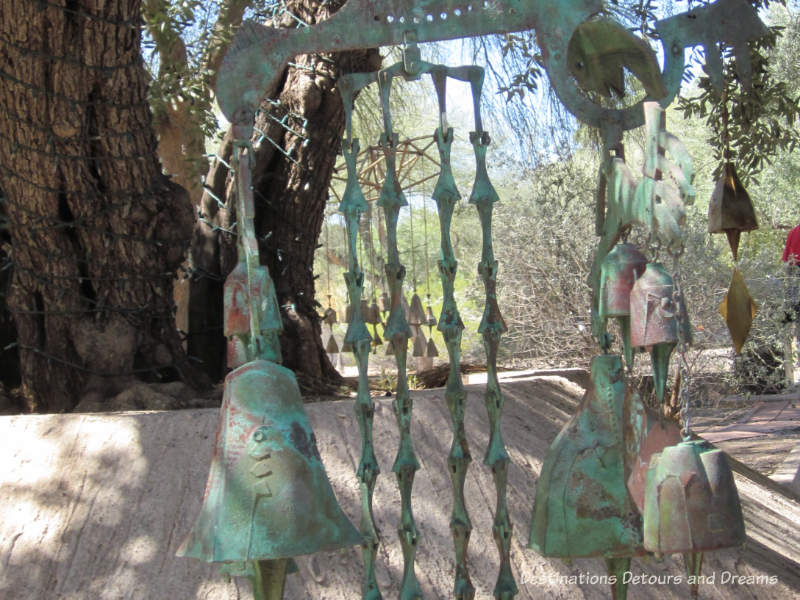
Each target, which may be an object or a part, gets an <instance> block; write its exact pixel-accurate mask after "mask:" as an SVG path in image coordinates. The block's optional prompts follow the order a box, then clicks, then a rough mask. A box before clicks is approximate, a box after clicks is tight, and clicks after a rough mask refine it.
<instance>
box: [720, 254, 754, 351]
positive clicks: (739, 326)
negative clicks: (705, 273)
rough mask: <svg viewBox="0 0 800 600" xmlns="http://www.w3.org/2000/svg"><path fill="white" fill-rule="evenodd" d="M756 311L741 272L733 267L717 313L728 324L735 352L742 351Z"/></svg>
mask: <svg viewBox="0 0 800 600" xmlns="http://www.w3.org/2000/svg"><path fill="white" fill-rule="evenodd" d="M757 312H758V306H757V305H756V303H755V300H753V297H752V296H751V295H750V290H748V289H747V284H745V282H744V277H742V272H741V271H740V270H739V269H734V270H733V276H732V277H731V284H730V286H729V287H728V293H727V294H725V298H723V300H722V303H721V304H720V305H719V313H720V314H721V315H722V318H723V319H724V320H725V325H727V326H728V331H729V332H730V334H731V341H732V342H733V350H734V351H735V352H736V354H740V353H741V352H742V346H744V343H745V342H746V341H747V336H748V335H749V334H750V327H752V325H753V319H754V318H755V316H756V313H757Z"/></svg>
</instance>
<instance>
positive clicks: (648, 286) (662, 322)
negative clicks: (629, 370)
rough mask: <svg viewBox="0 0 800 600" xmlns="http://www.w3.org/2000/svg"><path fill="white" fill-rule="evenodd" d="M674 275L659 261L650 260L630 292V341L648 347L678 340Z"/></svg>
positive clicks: (638, 345) (635, 344) (673, 342)
mask: <svg viewBox="0 0 800 600" xmlns="http://www.w3.org/2000/svg"><path fill="white" fill-rule="evenodd" d="M672 292H673V284H672V277H670V275H669V273H667V271H666V269H664V266H663V265H661V264H660V263H650V264H648V265H647V268H646V269H645V271H644V274H643V275H642V276H641V277H639V278H638V279H637V280H636V282H635V283H634V284H633V288H632V289H631V293H630V299H631V300H630V311H631V344H632V345H633V346H637V347H644V348H649V347H651V346H654V345H655V344H675V343H677V342H678V320H677V318H676V316H677V307H676V306H675V302H674V301H673V299H672Z"/></svg>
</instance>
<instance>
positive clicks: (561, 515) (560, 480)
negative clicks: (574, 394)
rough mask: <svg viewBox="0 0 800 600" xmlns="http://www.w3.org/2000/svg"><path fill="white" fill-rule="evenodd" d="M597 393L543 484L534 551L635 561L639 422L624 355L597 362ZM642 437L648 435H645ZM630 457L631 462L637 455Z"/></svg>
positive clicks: (550, 462)
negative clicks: (633, 443)
mask: <svg viewBox="0 0 800 600" xmlns="http://www.w3.org/2000/svg"><path fill="white" fill-rule="evenodd" d="M592 384H593V385H592V387H591V388H590V389H589V391H588V392H587V393H586V395H585V396H584V398H583V402H582V404H581V406H580V408H579V409H578V412H577V413H576V414H575V415H574V416H573V417H572V419H570V421H569V422H568V423H567V424H566V425H565V426H564V428H563V429H562V430H561V432H560V433H559V434H558V436H557V437H556V439H555V441H553V444H552V445H551V446H550V450H549V451H548V453H547V457H546V458H545V461H544V465H543V466H542V471H541V475H540V476H539V480H538V482H537V484H536V499H535V502H534V507H533V519H532V522H531V530H530V540H529V545H530V547H531V548H533V549H535V550H536V551H538V552H539V553H540V554H542V555H544V556H553V557H560V558H580V557H592V556H599V557H605V558H609V559H611V558H619V557H629V556H633V555H637V554H641V553H642V547H641V543H642V538H641V528H640V523H639V516H638V512H637V511H636V508H635V506H634V505H633V502H632V500H631V498H630V495H629V494H628V490H627V487H626V485H625V482H626V479H627V473H626V466H625V465H626V464H630V463H631V462H632V460H633V458H634V455H635V448H629V447H628V446H629V445H628V444H626V440H625V434H624V431H625V430H628V431H630V430H637V431H638V429H640V428H641V427H643V422H642V421H641V419H639V420H638V421H633V422H631V423H627V421H626V420H630V419H631V414H632V410H631V407H630V402H631V399H632V396H631V395H630V394H629V393H628V392H627V390H626V388H625V382H624V373H623V370H622V360H621V357H620V356H618V355H615V354H605V355H601V356H597V357H595V358H594V360H593V361H592ZM634 437H636V438H639V437H641V436H640V434H638V433H637V435H635V436H634ZM629 455H630V456H629Z"/></svg>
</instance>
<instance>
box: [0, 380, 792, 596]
mask: <svg viewBox="0 0 800 600" xmlns="http://www.w3.org/2000/svg"><path fill="white" fill-rule="evenodd" d="M504 388H505V389H506V390H507V393H506V408H505V414H504V421H503V428H504V438H505V440H506V445H507V447H508V451H509V454H510V456H511V460H512V465H511V467H510V470H509V487H508V506H509V511H510V514H511V519H512V522H513V523H514V525H515V526H516V527H515V531H514V538H513V541H512V564H513V570H514V574H515V577H516V579H517V584H518V586H519V588H520V594H519V596H518V597H519V598H541V597H549V596H553V595H560V596H561V597H564V598H609V597H610V593H609V590H608V588H607V587H606V586H604V585H597V584H596V583H594V584H593V583H592V582H591V581H585V582H583V583H582V582H580V581H578V579H577V578H578V577H579V576H580V575H581V574H584V575H596V576H599V575H603V574H604V573H605V567H604V565H603V562H602V561H601V560H588V559H586V560H576V561H574V562H573V563H572V564H571V565H570V566H567V565H565V564H564V563H562V562H561V561H559V560H554V559H547V558H544V557H541V556H539V555H538V554H537V553H536V552H533V551H531V550H528V549H526V548H525V547H524V545H525V543H526V542H527V536H528V525H529V520H530V514H531V508H532V505H533V498H534V493H535V485H536V479H537V476H538V473H539V471H540V469H541V465H542V460H543V459H544V456H545V454H546V452H547V449H548V447H549V444H550V442H551V441H552V440H553V438H554V437H555V435H556V433H557V432H558V430H559V429H560V428H561V426H562V424H563V423H564V422H565V421H566V419H567V418H569V416H570V415H571V413H572V412H574V410H575V408H576V406H577V401H578V394H577V393H575V392H574V391H565V389H564V387H563V386H557V385H555V384H552V383H550V382H547V381H530V380H529V381H522V382H514V383H513V384H508V385H506V386H504ZM468 389H469V390H470V394H469V396H468V401H467V417H466V426H467V431H468V438H469V442H470V447H471V450H472V453H473V463H472V466H471V467H470V469H469V473H468V476H467V482H466V497H467V504H468V509H469V512H470V517H471V519H472V521H473V526H474V529H473V533H472V539H471V542H470V545H469V564H470V573H471V576H472V578H473V583H474V584H475V587H476V590H477V594H476V597H477V598H490V597H491V594H492V590H493V587H494V583H495V579H496V577H497V569H498V556H497V550H496V548H495V545H494V542H493V541H492V533H491V528H492V511H493V509H494V505H495V489H494V484H493V481H492V477H491V473H490V471H489V470H488V469H487V468H486V467H485V466H484V465H483V464H481V457H482V454H483V451H484V449H485V448H486V444H487V442H488V431H489V427H488V422H487V417H486V410H485V407H484V406H483V398H482V393H481V392H482V388H481V386H470V387H469V388H468ZM443 396H444V394H443V392H442V391H441V390H431V391H426V392H422V393H413V397H414V398H415V409H414V415H413V425H412V436H413V438H414V444H415V448H416V451H417V456H418V458H419V461H420V464H421V467H422V468H421V469H420V471H419V472H418V473H417V477H416V479H415V483H414V496H413V508H414V516H415V519H416V522H417V525H418V528H419V531H420V543H419V550H418V553H417V568H416V573H417V577H418V579H419V581H420V586H421V588H422V590H423V593H424V595H425V597H426V598H446V597H450V596H451V592H452V585H453V582H452V577H453V575H452V562H453V558H452V557H453V548H452V538H451V535H450V531H449V520H450V508H451V504H452V491H451V490H452V487H451V483H450V479H449V476H448V474H447V468H446V455H447V452H448V451H449V448H450V442H451V437H452V428H451V425H450V417H449V413H448V410H447V406H446V403H445V402H444V397H443ZM306 408H307V410H308V413H309V417H310V419H311V421H312V424H313V427H314V430H315V433H316V436H317V439H318V443H319V448H320V451H321V454H322V456H323V460H324V462H325V466H326V469H327V472H328V475H329V478H330V479H331V482H332V483H333V487H334V490H335V492H336V495H337V497H338V499H339V502H340V503H341V505H342V507H343V509H344V510H345V512H346V513H347V515H348V516H349V517H350V519H351V520H352V521H353V522H354V523H358V520H359V518H360V512H359V511H360V501H359V486H358V482H357V481H356V478H355V471H356V467H357V464H358V459H359V453H360V448H361V444H360V438H359V432H358V426H357V423H356V420H355V418H354V415H353V403H352V401H342V402H325V403H319V404H314V405H308V406H307V407H306ZM216 425H217V411H216V410H215V409H206V410H192V411H174V412H158V413H118V414H105V415H87V414H84V415H80V414H69V415H34V416H14V417H4V418H2V419H0V439H2V440H3V443H4V447H5V448H7V449H8V452H7V455H6V456H5V460H4V461H3V463H2V464H1V465H0V597H2V598H15V600H40V599H43V598H47V599H50V598H58V599H62V600H66V599H76V600H77V599H81V600H83V599H87V598H92V599H93V600H94V599H97V600H111V599H114V600H117V599H122V598H124V599H142V600H153V599H155V600H160V599H162V598H169V599H170V600H189V599H197V598H214V599H215V600H233V599H237V600H240V599H244V598H250V597H251V591H250V589H249V584H248V583H246V582H245V581H241V580H240V581H238V582H237V581H236V580H234V581H232V582H226V581H225V579H224V578H223V577H222V576H221V575H220V574H219V570H218V567H217V565H209V564H206V563H202V562H200V561H196V560H191V559H184V558H177V557H175V556H174V553H175V550H176V548H177V547H178V545H179V544H180V542H181V541H182V539H183V537H184V536H185V535H186V534H187V532H188V531H189V529H190V528H191V526H192V524H193V522H194V519H195V517H196V515H197V514H198V512H199V509H200V503H201V496H202V493H203V489H204V486H205V482H206V476H207V471H208V465H209V462H210V459H211V453H212V447H213V442H214V436H215V433H216ZM398 437H399V436H398V433H397V427H396V425H395V419H394V415H393V411H392V408H391V399H386V400H384V399H380V400H376V412H375V431H374V439H375V447H376V451H377V455H378V461H379V464H380V466H381V470H382V472H381V475H380V476H379V478H378V484H377V488H376V493H375V501H374V508H375V516H376V520H377V523H378V527H379V528H380V531H381V533H382V536H383V543H382V545H381V547H380V549H379V553H378V572H377V574H378V581H379V583H380V585H381V589H382V591H383V593H384V595H385V596H387V597H392V596H394V595H395V594H396V593H397V590H398V589H399V586H400V581H401V580H402V552H401V550H400V544H399V541H398V538H397V533H396V530H397V526H398V523H399V512H400V509H399V496H398V491H397V484H396V480H395V477H394V475H393V474H392V472H391V465H392V462H393V461H394V457H395V452H396V450H397V442H398ZM298 563H299V567H300V573H299V574H297V575H292V576H290V579H289V581H288V584H287V591H286V595H285V597H286V598H287V600H290V599H307V598H320V599H322V598H324V599H327V600H353V599H354V598H358V597H360V589H361V577H362V566H361V552H360V548H351V549H347V550H344V551H341V552H334V553H326V554H318V555H315V556H313V557H301V558H300V559H299V560H298ZM721 571H728V572H732V573H738V574H740V575H741V574H750V573H754V574H764V573H766V574H768V575H769V574H774V575H776V576H777V577H778V579H779V580H780V583H779V584H778V585H777V586H772V587H763V586H755V587H753V586H731V585H727V586H717V587H718V588H719V590H721V591H720V592H719V593H722V594H723V595H725V596H726V597H731V598H735V597H742V596H743V594H745V593H746V594H748V595H749V596H753V595H757V596H758V597H760V598H769V597H774V598H788V597H791V592H787V587H788V588H790V589H792V590H795V591H797V590H800V567H798V565H797V564H794V563H790V562H787V561H786V560H785V559H784V558H783V557H781V556H779V555H777V554H775V553H774V552H772V551H770V550H769V549H767V548H766V547H765V546H763V545H761V544H757V543H755V542H753V541H751V542H749V543H748V545H747V547H746V548H745V549H744V550H732V551H726V552H720V553H713V554H710V555H708V556H707V559H706V563H705V565H704V572H708V573H711V572H717V573H719V572H721ZM634 573H636V574H646V575H664V574H672V575H677V574H681V575H683V574H684V569H683V564H682V561H681V560H678V559H677V557H676V558H668V559H665V560H651V561H649V562H648V563H646V564H645V563H641V564H640V563H639V562H638V561H635V563H634ZM718 576H719V575H718ZM570 577H573V578H575V582H574V583H572V582H571V581H570V580H569V578H570ZM564 578H567V579H566V580H565V579H564ZM702 593H703V590H702V588H701V594H702ZM633 594H634V597H635V598H640V599H641V598H654V599H655V598H676V599H677V598H684V597H686V596H687V594H688V588H687V586H686V584H685V578H684V580H683V583H682V584H681V583H668V584H664V585H655V586H645V585H641V586H636V588H635V590H634V591H633ZM749 596H748V597H749Z"/></svg>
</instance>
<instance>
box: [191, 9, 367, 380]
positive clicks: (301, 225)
mask: <svg viewBox="0 0 800 600" xmlns="http://www.w3.org/2000/svg"><path fill="white" fill-rule="evenodd" d="M343 4H344V3H343V2H336V3H330V2H329V3H327V4H326V3H323V2H319V1H317V0H295V1H291V2H287V7H288V9H289V10H291V11H292V12H293V13H294V14H295V15H297V16H298V17H299V18H300V19H301V20H303V21H304V22H306V23H309V24H314V23H316V22H319V21H322V20H324V19H326V18H328V16H329V14H330V13H331V12H333V11H334V10H336V9H338V8H339V7H340V6H342V5H343ZM288 18H289V19H291V17H288ZM282 25H285V26H295V25H296V21H294V20H291V21H290V22H288V21H287V23H282ZM293 62H294V65H296V66H292V67H289V68H287V71H286V74H285V77H283V78H282V79H281V84H280V89H276V90H270V91H268V94H267V96H268V98H271V99H274V100H277V102H269V101H264V102H263V103H262V105H261V111H260V112H259V114H258V116H257V117H256V139H255V140H254V145H255V150H256V152H255V154H256V163H255V167H254V169H253V187H254V190H255V200H256V234H257V235H258V237H259V239H260V240H261V247H260V250H261V262H262V263H263V264H266V265H267V266H268V267H269V271H270V274H271V275H272V278H273V279H274V280H275V286H276V290H277V293H278V302H279V303H280V305H281V312H282V316H283V326H284V331H283V334H282V336H281V350H282V353H283V362H284V365H285V366H287V367H288V368H290V369H292V370H294V371H295V373H296V374H297V375H298V378H299V380H300V382H301V385H302V384H307V385H308V386H310V387H316V386H315V385H314V384H315V383H325V382H328V383H339V382H341V377H340V376H339V374H338V373H337V372H336V370H335V368H334V367H333V365H331V363H330V361H329V360H328V356H327V354H326V353H325V349H324V347H323V345H322V341H321V337H320V334H321V329H320V320H319V317H318V312H317V305H316V303H315V300H314V295H315V290H314V273H313V264H314V251H315V249H316V245H317V240H318V239H319V235H320V231H321V228H322V220H323V213H324V209H325V204H326V202H327V201H328V186H329V184H330V179H331V175H332V173H333V167H334V162H335V160H336V156H337V153H338V152H339V148H340V143H341V137H342V133H343V131H344V110H343V107H342V102H341V98H340V96H339V94H338V91H337V90H336V89H335V88H334V85H335V82H336V79H337V77H338V76H339V75H341V74H343V73H350V72H354V71H372V70H376V69H378V68H380V56H379V54H378V52H377V50H374V49H373V50H364V51H358V52H347V53H340V54H331V55H324V54H323V55H319V54H317V55H305V56H298V57H296V58H295V60H294V61H293ZM259 132H260V133H259ZM262 134H263V136H262ZM220 154H222V155H223V156H225V157H226V161H228V162H229V160H228V158H227V157H228V156H229V155H230V144H228V145H227V150H226V151H223V152H220ZM226 173H227V168H226V167H224V165H223V164H221V163H217V164H215V165H214V166H212V170H211V173H210V174H209V177H207V178H206V182H207V184H209V185H210V186H211V187H212V189H215V190H217V191H216V195H217V196H220V197H222V196H221V194H220V193H219V192H221V191H223V189H227V191H230V183H229V182H228V183H227V188H222V189H220V188H218V187H216V186H217V185H219V184H220V183H222V182H223V181H224V175H225V174H226ZM215 182H216V183H215ZM229 204H230V203H229ZM218 208H219V207H218V206H217V203H216V201H214V200H212V199H211V198H210V197H208V196H206V198H204V202H203V212H204V213H205V214H206V215H207V216H212V215H216V219H217V220H216V221H215V223H216V224H218V225H220V224H222V223H227V224H229V223H230V218H231V217H230V214H229V213H228V212H226V211H220V212H217V211H218ZM222 213H224V214H222ZM221 226H223V227H224V225H221ZM200 229H201V230H205V232H206V234H207V235H206V236H204V235H201V234H200V233H198V232H196V233H198V235H197V237H196V238H195V241H196V242H199V243H196V244H195V248H199V247H201V246H204V247H206V250H205V252H204V253H203V252H195V264H196V265H200V266H201V267H203V269H204V270H206V271H208V270H211V269H209V266H211V268H214V267H215V266H216V265H219V262H217V261H222V263H224V264H222V265H221V268H220V269H219V271H217V272H215V273H213V274H212V275H216V276H217V277H218V278H220V277H222V276H223V275H225V274H227V273H228V272H229V271H230V269H232V268H233V266H234V260H235V254H234V253H233V252H232V251H231V250H230V249H232V248H233V246H232V244H231V242H230V241H228V242H227V245H226V246H224V247H223V251H222V252H220V245H219V244H218V243H215V244H207V243H205V241H206V240H208V239H209V236H215V239H219V238H220V237H222V236H224V235H225V234H224V233H222V232H220V231H219V230H218V231H216V232H212V231H211V229H212V228H211V227H209V225H208V224H207V223H201V225H200ZM203 254H204V256H201V255H203ZM209 258H210V259H211V260H208V259H209ZM198 259H199V260H198ZM204 284H205V285H208V286H213V285H214V283H213V281H212V280H211V278H208V277H206V281H205V283H204ZM193 297H194V291H193ZM204 304H205V305H206V306H209V305H213V306H217V305H219V304H221V302H219V301H214V302H211V303H209V302H205V303H204ZM190 318H191V317H190ZM208 325H209V321H208V320H205V321H204V323H203V326H204V329H208ZM220 338H221V336H220ZM218 343H219V342H218ZM194 348H195V351H197V350H203V351H205V352H208V351H209V348H210V346H209V345H208V344H206V345H205V346H204V348H202V349H199V348H197V346H196V345H195V346H194ZM190 353H193V352H192V348H190ZM218 355H220V356H221V345H220V350H219V353H218Z"/></svg>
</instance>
